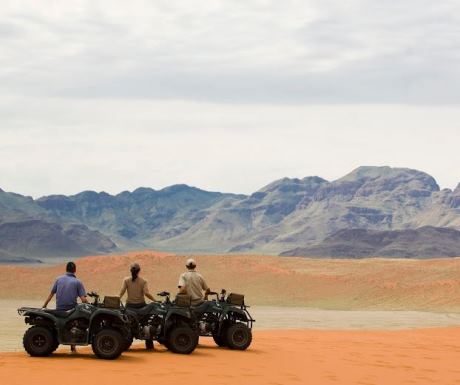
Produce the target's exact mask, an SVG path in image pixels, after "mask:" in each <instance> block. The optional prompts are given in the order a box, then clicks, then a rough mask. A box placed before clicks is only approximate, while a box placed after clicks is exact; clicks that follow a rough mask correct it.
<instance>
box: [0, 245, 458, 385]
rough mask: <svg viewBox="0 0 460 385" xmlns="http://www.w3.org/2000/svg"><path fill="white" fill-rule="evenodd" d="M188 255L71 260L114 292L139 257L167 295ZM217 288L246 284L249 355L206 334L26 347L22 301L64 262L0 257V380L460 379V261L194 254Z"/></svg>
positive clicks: (36, 297) (153, 286) (34, 298)
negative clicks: (175, 350) (119, 352)
mask: <svg viewBox="0 0 460 385" xmlns="http://www.w3.org/2000/svg"><path fill="white" fill-rule="evenodd" d="M186 258H187V256H182V255H175V254H172V253H165V252H152V251H142V252H132V253H129V254H124V255H111V256H95V257H84V258H81V259H78V260H77V261H76V262H77V275H78V277H79V278H80V279H81V280H82V281H83V282H84V284H85V286H86V289H87V290H88V291H90V290H95V291H97V292H99V294H101V295H114V294H115V295H116V294H117V293H118V290H119V287H120V283H121V280H122V278H123V277H124V276H126V275H128V270H129V265H130V264H131V263H132V262H134V261H136V262H138V263H139V264H140V265H141V267H142V272H141V274H142V275H143V276H144V277H145V278H147V279H148V280H149V286H150V290H151V292H152V293H156V292H158V291H161V290H168V291H171V292H174V291H175V289H176V285H177V278H178V276H179V274H180V273H181V272H182V271H183V265H184V262H185V260H186ZM195 258H196V260H197V262H198V269H199V271H200V272H202V273H203V274H204V275H205V276H206V279H207V281H208V284H209V285H210V286H211V288H212V289H214V290H216V291H218V290H220V289H221V288H225V289H227V291H228V292H232V291H233V292H238V293H244V294H245V296H246V301H247V303H248V304H249V305H251V308H250V310H251V313H253V315H254V317H255V318H256V320H257V321H256V324H255V329H254V341H253V344H252V345H251V347H250V348H249V349H248V350H247V351H245V352H239V351H231V350H228V349H223V348H218V347H216V346H215V345H214V344H213V342H212V341H209V340H206V339H202V340H201V341H200V345H199V346H198V348H197V350H196V351H195V352H194V353H193V354H192V355H190V356H179V355H175V354H172V353H170V352H168V351H166V350H165V349H164V348H163V347H162V346H161V345H156V346H155V350H154V351H153V352H147V351H145V350H144V349H142V344H135V345H134V347H133V348H132V349H131V350H130V351H129V352H127V353H125V354H124V355H123V356H122V357H121V358H120V359H118V360H116V361H113V362H112V361H110V362H107V361H101V360H98V359H96V358H95V357H94V356H93V355H92V352H91V350H90V349H88V348H81V349H79V352H78V353H77V354H76V355H70V354H69V352H68V348H67V347H62V348H60V349H59V350H58V352H57V353H56V354H54V355H53V356H52V357H49V358H30V357H28V356H27V355H26V354H25V353H24V352H23V351H22V350H21V335H22V333H23V332H24V330H25V328H26V325H24V324H23V320H22V319H21V317H19V316H18V315H17V314H16V313H15V309H16V307H19V306H26V305H27V306H31V305H32V306H40V304H41V303H42V301H43V299H44V298H45V297H46V295H47V294H48V292H49V289H50V286H51V284H52V282H53V280H54V278H55V277H56V276H58V275H60V274H61V273H62V271H63V269H64V265H63V264H60V265H43V266H34V267H32V266H0V305H1V306H2V308H3V309H4V312H3V313H2V314H1V315H0V329H1V332H0V351H3V353H0V383H1V384H8V385H9V384H24V383H25V382H27V383H29V384H40V385H42V384H57V383H62V381H63V379H66V383H69V384H73V383H81V384H106V383H107V384H108V383H110V384H114V385H116V384H125V383H127V382H128V381H135V382H136V383H139V384H144V383H145V384H147V383H149V384H150V383H157V384H178V383H183V382H187V383H197V384H198V383H199V384H205V385H207V384H209V385H211V384H254V385H258V384H306V383H308V384H341V385H342V384H363V385H364V384H433V383H436V384H457V383H458V384H460V367H458V362H460V259H459V258H449V259H430V260H413V259H380V258H370V259H363V260H334V259H305V258H294V257H270V256H257V255H247V256H245V255H230V256H211V255H200V256H195Z"/></svg>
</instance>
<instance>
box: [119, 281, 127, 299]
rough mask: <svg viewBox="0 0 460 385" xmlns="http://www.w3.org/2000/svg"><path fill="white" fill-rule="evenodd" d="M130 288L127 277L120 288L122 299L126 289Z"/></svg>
mask: <svg viewBox="0 0 460 385" xmlns="http://www.w3.org/2000/svg"><path fill="white" fill-rule="evenodd" d="M127 289H128V285H127V284H126V279H124V280H123V285H122V286H121V290H120V296H119V297H120V299H121V297H123V295H124V294H125V293H126V290H127Z"/></svg>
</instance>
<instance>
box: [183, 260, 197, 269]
mask: <svg viewBox="0 0 460 385" xmlns="http://www.w3.org/2000/svg"><path fill="white" fill-rule="evenodd" d="M185 266H187V267H189V268H194V267H196V262H195V260H194V259H193V258H189V259H187V262H186V263H185Z"/></svg>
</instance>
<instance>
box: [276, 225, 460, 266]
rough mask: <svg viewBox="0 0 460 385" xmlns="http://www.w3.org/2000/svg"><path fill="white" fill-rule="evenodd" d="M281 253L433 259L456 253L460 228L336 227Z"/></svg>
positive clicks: (457, 254)
mask: <svg viewBox="0 0 460 385" xmlns="http://www.w3.org/2000/svg"><path fill="white" fill-rule="evenodd" d="M281 255H282V256H309V257H329V258H364V257H375V256H379V257H397V258H435V257H458V256H460V231H458V230H454V229H448V228H439V227H430V226H427V227H421V228H418V229H413V230H393V231H377V230H365V229H352V230H339V231H338V232H337V233H335V234H333V235H332V236H330V237H327V238H326V239H324V240H323V241H321V242H319V243H318V244H316V245H313V246H309V247H300V248H296V249H293V250H288V251H285V252H283V253H281Z"/></svg>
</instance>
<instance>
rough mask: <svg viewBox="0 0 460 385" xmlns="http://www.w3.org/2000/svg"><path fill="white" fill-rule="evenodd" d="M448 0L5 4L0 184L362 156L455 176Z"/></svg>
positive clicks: (51, 187)
mask: <svg viewBox="0 0 460 385" xmlns="http://www.w3.org/2000/svg"><path fill="white" fill-rule="evenodd" d="M459 15H460V4H459V3H458V2H457V1H450V0H448V1H443V2H430V1H427V0H417V1H416V0H406V1H394V0H389V1H383V2H382V1H377V0H366V1H365V0H352V1H346V2H344V1H329V0H309V1H300V0H286V1H283V2H280V1H274V0H271V1H263V0H247V1H244V2H243V1H241V2H240V1H210V0H208V1H205V0H203V1H200V2H190V1H186V0H183V1H179V0H177V1H174V2H171V1H162V0H157V1H154V2H152V1H140V0H132V1H130V2H129V3H127V2H122V1H113V0H111V1H94V0H92V1H72V2H68V1H66V2H56V1H51V0H49V1H48V0H40V1H35V0H30V1H20V0H16V1H11V2H4V3H2V7H0V84H1V87H0V187H1V188H4V189H8V190H13V191H18V192H22V193H27V194H32V195H34V196H39V195H42V194H50V193H59V192H61V193H75V192H78V191H80V190H84V189H89V188H91V189H96V190H107V191H109V192H119V191H121V190H123V189H133V188H136V187H138V186H141V185H144V186H152V187H155V188H161V187H164V186H166V185H169V184H172V183H180V182H185V183H189V184H193V185H196V186H199V187H202V188H207V189H212V190H222V191H234V192H245V193H250V192H252V191H254V190H255V189H257V188H259V187H261V186H262V185H264V184H266V183H269V182H270V181H272V180H273V179H276V178H279V177H283V176H297V177H302V176H306V175H311V174H319V175H321V176H323V177H326V178H329V179H333V178H337V177H340V176H341V175H343V174H344V173H346V172H348V171H350V169H352V168H354V167H356V166H359V165H362V164H368V165H372V164H389V165H393V166H407V167H413V168H419V169H422V170H425V171H428V172H430V173H432V174H433V176H435V177H436V178H437V179H438V181H439V182H440V184H441V185H443V186H447V187H454V186H455V184H456V183H457V182H458V181H459V180H460V174H459V173H458V171H457V170H455V169H454V168H453V167H450V165H454V164H460V155H459V152H458V151H457V148H456V145H457V143H458V141H459V139H460V138H459V135H460V134H459V133H460V130H459V129H460V127H459V124H458V123H457V122H460V119H459V118H460V116H459V115H460V111H459V108H458V103H459V102H460V92H459V90H460V59H459V58H460V54H459V52H460V50H459V46H460V31H459V29H460V27H459V26H460V23H459V21H460V20H459V18H460V16H459Z"/></svg>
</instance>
